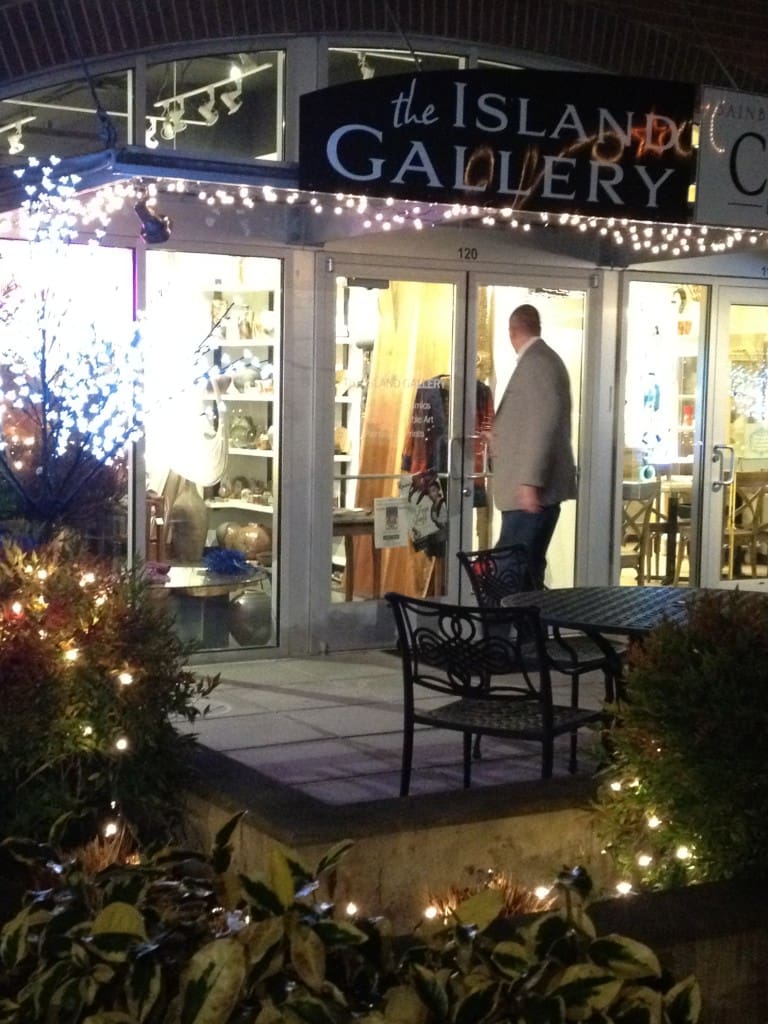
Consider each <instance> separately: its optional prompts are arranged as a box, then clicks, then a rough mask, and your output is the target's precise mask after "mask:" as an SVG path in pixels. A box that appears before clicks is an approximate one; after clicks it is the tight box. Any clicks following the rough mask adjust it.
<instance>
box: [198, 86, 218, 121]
mask: <svg viewBox="0 0 768 1024" xmlns="http://www.w3.org/2000/svg"><path fill="white" fill-rule="evenodd" d="M215 104H216V93H215V92H214V90H213V89H209V90H208V99H207V100H205V102H204V103H201V104H200V106H199V107H198V108H197V112H198V114H199V115H200V117H202V119H203V121H205V123H206V124H207V125H211V124H216V122H217V121H218V120H219V112H218V110H216V109H215Z"/></svg>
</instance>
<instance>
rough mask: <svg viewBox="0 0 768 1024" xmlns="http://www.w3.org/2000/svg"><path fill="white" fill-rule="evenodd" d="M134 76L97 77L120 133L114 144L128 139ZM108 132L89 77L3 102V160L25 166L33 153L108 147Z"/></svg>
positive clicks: (0, 149)
mask: <svg viewBox="0 0 768 1024" xmlns="http://www.w3.org/2000/svg"><path fill="white" fill-rule="evenodd" d="M130 80H131V76H130V74H129V72H127V71H116V72H112V73H109V74H100V75H95V76H94V80H93V90H94V91H95V92H96V95H97V96H98V98H99V103H100V104H101V106H102V108H103V110H104V112H105V114H106V116H107V117H108V119H109V122H110V124H111V126H112V128H113V129H114V131H115V133H116V139H115V140H114V143H112V141H111V140H109V144H110V145H112V144H115V145H118V146H124V145H125V144H126V143H127V142H128V137H129V130H128V124H129V115H130V106H129V96H130V91H129V87H130ZM103 133H104V125H103V123H102V121H101V120H100V119H99V117H98V115H97V113H96V109H95V105H94V101H93V92H92V91H91V86H90V85H89V84H88V82H87V81H86V80H85V78H79V79H78V80H77V81H74V82H63V83H62V84H60V85H53V86H47V87H46V88H44V89H35V90H33V91H32V92H27V93H22V94H20V95H19V96H14V97H13V98H12V99H5V100H0V153H2V154H3V163H6V162H7V160H6V157H8V156H10V157H16V158H17V159H18V162H19V163H24V164H26V161H27V157H30V156H35V157H39V158H41V159H44V158H46V157H48V156H50V155H51V154H54V155H56V156H58V157H67V156H74V155H79V154H82V153H88V152H93V151H95V150H99V149H104V148H105V146H106V145H107V143H108V140H107V139H105V138H104V134H103ZM6 147H7V149H6Z"/></svg>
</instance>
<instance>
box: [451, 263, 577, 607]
mask: <svg viewBox="0 0 768 1024" xmlns="http://www.w3.org/2000/svg"><path fill="white" fill-rule="evenodd" d="M518 280H519V277H518ZM524 304H525V305H533V306H535V307H536V309H537V310H538V312H539V316H540V318H541V331H542V337H543V338H544V340H545V341H546V343H547V344H548V345H549V346H550V347H551V348H553V349H554V350H555V352H557V354H558V355H559V356H560V357H561V359H562V360H563V362H564V363H565V367H566V369H567V371H568V376H569V379H570V389H571V442H572V446H573V452H574V456H575V458H576V462H577V465H578V464H579V462H580V461H581V460H580V457H579V449H580V446H581V430H580V427H581V423H582V415H581V413H582V404H581V394H582V377H583V361H584V337H585V325H586V291H585V289H584V288H583V287H577V286H575V285H574V286H572V287H569V286H568V285H567V284H566V283H565V282H562V281H561V282H559V284H558V286H557V287H554V286H553V285H552V284H550V283H545V282H543V281H542V279H541V278H539V279H538V282H537V283H533V282H532V283H531V284H529V285H520V284H519V283H515V284H509V283H507V280H505V279H501V278H499V279H497V280H496V281H491V280H489V279H487V278H486V280H485V281H484V282H482V283H478V284H477V286H476V312H475V322H474V324H473V325H472V326H471V327H470V332H469V333H470V334H471V335H472V336H473V337H474V338H476V377H477V382H478V383H477V387H478V389H479V388H480V387H481V386H486V387H488V389H489V392H490V394H489V405H490V409H489V412H488V415H487V423H488V424H492V422H493V413H494V410H495V409H496V408H498V405H499V403H500V401H501V399H502V396H503V395H504V391H505V389H506V386H507V384H508V382H509V379H510V377H511V376H512V372H513V371H514V369H515V365H516V356H515V352H514V349H513V348H512V344H511V342H510V338H509V330H508V326H509V317H510V314H511V313H512V311H513V310H514V309H515V308H516V307H517V306H521V305H524ZM479 394H480V392H479V391H478V398H479ZM480 410H481V406H480V404H479V402H478V404H476V406H475V411H476V414H477V419H476V423H475V425H474V427H473V426H472V422H471V421H470V423H469V424H467V426H468V430H467V433H468V434H474V435H475V439H476V443H477V447H476V449H475V451H474V456H473V462H472V463H471V464H470V466H469V468H468V475H469V476H471V477H472V478H473V481H474V484H473V488H474V495H475V501H474V506H475V507H474V508H473V516H472V521H471V522H472V526H471V529H470V530H469V531H468V532H467V534H466V535H465V536H464V538H463V542H464V543H465V544H466V545H468V546H469V547H470V548H483V547H493V546H494V545H495V544H496V542H497V541H498V538H499V532H500V528H501V509H500V508H498V507H497V504H496V502H495V500H494V488H493V453H492V451H491V452H490V454H489V458H488V459H486V458H485V452H484V451H483V448H482V445H481V440H482V432H483V430H484V429H486V420H485V417H483V416H481V415H479V413H480ZM496 443H497V444H498V443H506V444H510V445H514V443H515V439H514V438H508V439H497V441H496ZM576 520H577V502H573V501H566V502H563V504H562V505H561V508H560V517H559V519H558V522H557V527H556V529H555V533H554V536H553V537H552V540H551V542H550V545H549V549H548V552H547V571H546V577H545V583H546V586H548V587H569V586H573V584H574V579H575V570H576Z"/></svg>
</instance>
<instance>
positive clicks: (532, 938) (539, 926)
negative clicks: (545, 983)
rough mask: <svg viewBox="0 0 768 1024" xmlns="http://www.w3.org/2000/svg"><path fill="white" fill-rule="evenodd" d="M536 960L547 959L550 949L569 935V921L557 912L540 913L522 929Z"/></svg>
mask: <svg viewBox="0 0 768 1024" xmlns="http://www.w3.org/2000/svg"><path fill="white" fill-rule="evenodd" d="M522 934H523V937H524V938H525V942H526V945H527V946H528V947H529V949H530V950H531V953H532V955H533V957H534V958H535V959H536V960H546V958H547V955H548V953H549V951H550V949H551V948H552V947H553V946H554V945H555V943H556V942H560V941H561V940H562V939H564V938H566V937H567V935H568V923H567V922H566V921H565V920H564V918H562V917H561V916H560V915H559V914H557V913H550V914H539V915H538V916H537V917H535V918H534V919H533V921H532V922H531V923H530V925H528V926H527V927H525V928H524V929H523V930H522Z"/></svg>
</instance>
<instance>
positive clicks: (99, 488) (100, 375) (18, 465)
mask: <svg viewBox="0 0 768 1024" xmlns="http://www.w3.org/2000/svg"><path fill="white" fill-rule="evenodd" d="M34 169H35V170H36V171H37V173H36V174H35V176H34V178H35V181H34V183H33V184H31V185H29V186H28V187H27V192H28V194H29V195H30V198H29V199H28V200H27V202H26V203H25V204H24V210H23V217H22V219H23V223H24V226H25V228H26V238H27V240H26V241H24V242H19V243H15V244H16V245H18V247H19V249H20V250H23V251H22V252H20V254H19V255H20V257H21V258H20V259H18V260H17V259H16V258H15V257H16V254H15V253H14V260H13V266H12V267H11V268H10V271H9V272H8V273H6V274H3V269H4V267H3V263H5V262H7V261H5V260H3V261H0V386H1V387H2V399H0V493H1V494H2V499H3V505H4V508H3V511H2V514H3V515H4V516H5V517H8V516H13V517H14V518H17V519H20V520H22V521H23V522H24V523H25V526H26V528H27V529H28V530H29V531H30V532H31V533H32V534H33V535H34V536H36V537H37V538H42V539H47V538H49V537H50V536H52V535H53V534H55V533H56V532H57V531H59V530H60V529H61V528H62V527H64V526H69V527H74V528H75V529H78V530H82V529H84V528H85V527H87V526H88V525H89V524H90V523H91V522H93V520H94V519H95V518H97V517H98V516H99V514H100V513H101V512H103V511H104V510H105V508H106V507H108V506H109V505H110V504H112V503H114V502H115V500H116V499H117V498H118V497H119V496H120V495H122V494H123V493H124V491H125V455H126V451H127V449H128V446H129V445H130V444H131V443H132V442H133V441H135V440H136V439H137V438H138V437H139V436H140V434H141V431H142V418H143V417H142V391H143V381H142V372H143V371H142V358H141V351H140V335H139V332H138V330H137V328H136V324H135V323H133V322H132V321H131V319H130V311H124V315H121V313H120V309H119V303H118V301H117V294H115V297H114V301H112V302H111V303H110V301H109V300H110V296H105V295H104V294H102V293H101V292H100V289H99V286H98V285H95V286H94V288H93V291H92V295H91V298H90V299H88V295H87V287H88V282H87V280H85V281H83V280H81V281H80V287H79V288H78V289H77V291H78V293H79V294H76V295H74V296H73V294H72V285H71V281H72V275H71V269H69V268H71V265H72V262H73V260H74V258H75V257H77V258H78V260H82V261H83V264H84V265H83V266H82V270H83V274H85V275H87V273H88V258H89V254H88V252H87V250H85V249H84V248H83V247H82V246H77V251H75V249H74V247H72V246H71V244H70V243H71V242H72V240H73V238H74V234H75V232H74V227H73V224H74V222H75V216H74V212H73V209H74V206H75V204H77V203H78V202H79V200H78V199H77V197H76V195H75V190H74V185H73V183H72V182H71V181H68V180H67V181H64V180H61V179H55V178H54V177H53V167H46V168H39V167H37V168H34ZM100 255H103V253H100V252H96V253H94V254H93V258H95V259H98V258H99V256H100ZM25 261H26V265H25Z"/></svg>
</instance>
